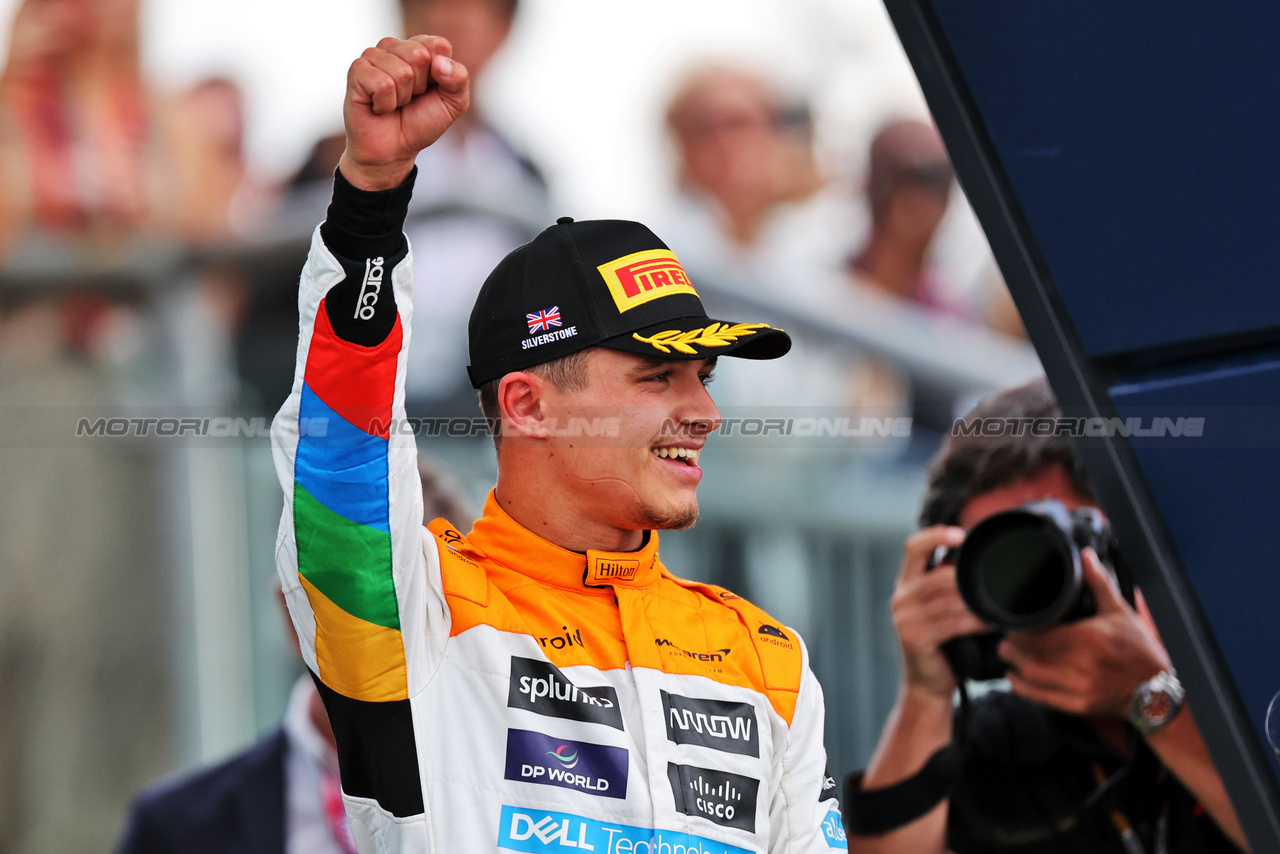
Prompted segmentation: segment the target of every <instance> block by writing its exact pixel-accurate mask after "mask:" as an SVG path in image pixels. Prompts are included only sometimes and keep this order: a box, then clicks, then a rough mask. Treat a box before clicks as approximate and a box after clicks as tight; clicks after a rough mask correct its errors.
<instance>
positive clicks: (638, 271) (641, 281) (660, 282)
mask: <svg viewBox="0 0 1280 854" xmlns="http://www.w3.org/2000/svg"><path fill="white" fill-rule="evenodd" d="M596 269H598V270H599V271H600V275H601V276H603V277H604V282H605V284H606V285H608V286H609V293H610V294H611V295H612V296H613V301H614V303H615V304H616V305H617V306H618V311H619V312H623V311H630V310H631V309H633V308H635V307H636V306H638V305H644V304H645V303H647V302H649V301H650V300H655V299H658V298H659V297H665V296H671V295H672V294H691V295H693V296H695V297H696V296H697V295H698V292H697V291H695V290H694V289H693V285H692V284H690V282H689V275H688V274H687V273H685V271H684V267H682V266H680V261H679V259H677V258H676V256H675V253H673V252H671V251H669V250H666V249H649V250H647V251H645V252H635V253H632V254H631V255H626V256H623V257H622V258H618V259H617V260H615V261H610V262H609V263H608V264H601V265H600V266H599V267H597V268H596Z"/></svg>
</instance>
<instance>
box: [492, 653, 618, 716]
mask: <svg viewBox="0 0 1280 854" xmlns="http://www.w3.org/2000/svg"><path fill="white" fill-rule="evenodd" d="M507 705H508V706H510V707H511V708H513V709H527V710H528V711H530V712H534V713H535V714H539V715H546V716H547V717H552V718H568V719H569V720H572V721H584V722H586V723H596V724H604V725H605V726H611V727H613V728H614V729H622V728H623V727H622V710H621V709H619V708H618V692H617V691H615V690H614V689H613V688H611V687H609V686H608V685H601V686H599V687H590V688H579V687H578V686H577V685H574V684H573V683H572V682H570V681H569V677H567V676H565V675H564V674H563V673H561V672H560V670H559V669H558V668H557V667H556V666H555V665H554V664H552V663H551V662H549V661H538V660H537V659H533V658H520V657H518V656H512V657H511V685H510V688H509V689H508V691H507Z"/></svg>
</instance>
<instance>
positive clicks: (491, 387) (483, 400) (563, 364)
mask: <svg viewBox="0 0 1280 854" xmlns="http://www.w3.org/2000/svg"><path fill="white" fill-rule="evenodd" d="M592 349H593V348H591V347H588V348H587V349H585V350H579V351H578V352H576V353H570V354H569V355H567V356H561V357H560V358H559V359H552V360H551V361H550V362H543V363H542V364H541V365H534V366H533V367H531V368H525V371H526V372H527V373H530V374H534V375H535V376H539V377H542V378H543V379H544V380H546V381H547V382H549V383H551V384H552V385H553V386H555V387H556V388H557V389H559V390H560V391H581V390H582V389H584V388H586V387H587V354H588V353H590V352H591V350H592ZM501 382H502V378H501V377H499V378H498V379H496V380H490V381H489V382H487V383H485V384H484V385H482V386H480V393H479V394H480V412H481V413H483V414H484V417H485V419H486V420H488V422H489V432H490V434H491V435H492V436H493V444H494V447H497V445H498V443H499V441H501V439H502V407H501V406H499V405H498V384H499V383H501Z"/></svg>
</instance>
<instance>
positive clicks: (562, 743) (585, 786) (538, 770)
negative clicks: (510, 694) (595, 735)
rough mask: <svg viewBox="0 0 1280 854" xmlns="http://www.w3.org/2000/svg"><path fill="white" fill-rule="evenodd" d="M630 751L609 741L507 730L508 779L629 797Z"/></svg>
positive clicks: (606, 796)
mask: <svg viewBox="0 0 1280 854" xmlns="http://www.w3.org/2000/svg"><path fill="white" fill-rule="evenodd" d="M627 760H628V756H627V750H626V748H625V747H612V746H610V745H607V744H592V743H590V742H587V741H569V740H567V739H560V738H552V737H551V736H549V735H543V734H542V733H540V732H530V731H529V730H526V729H509V730H507V767H506V773H505V774H504V775H503V776H504V777H505V778H506V779H508V780H516V781H518V782H521V783H536V784H538V785H539V786H559V787H560V788H562V789H574V790H576V791H579V792H586V793H588V794H592V795H599V796H600V797H602V798H619V799H621V798H625V797H626V796H627V770H628V768H627Z"/></svg>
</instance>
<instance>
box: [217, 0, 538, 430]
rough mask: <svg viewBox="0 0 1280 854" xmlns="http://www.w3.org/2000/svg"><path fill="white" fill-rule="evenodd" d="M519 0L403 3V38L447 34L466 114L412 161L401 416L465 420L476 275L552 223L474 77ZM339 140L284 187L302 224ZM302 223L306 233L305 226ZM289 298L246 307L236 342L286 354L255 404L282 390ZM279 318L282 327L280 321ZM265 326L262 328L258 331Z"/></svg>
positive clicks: (319, 205)
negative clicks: (411, 285) (410, 322)
mask: <svg viewBox="0 0 1280 854" xmlns="http://www.w3.org/2000/svg"><path fill="white" fill-rule="evenodd" d="M517 7H518V3H517V0H402V2H401V12H402V14H403V20H404V34H405V35H406V36H411V35H418V34H421V33H430V34H432V35H441V36H444V37H446V38H448V39H449V40H450V41H451V42H452V44H453V53H454V57H455V58H457V59H458V60H459V61H460V62H462V63H463V64H464V65H466V66H467V69H468V70H469V71H470V73H471V78H472V81H473V83H477V84H480V85H477V86H474V87H473V89H472V92H473V98H472V105H471V109H470V110H469V111H468V112H467V113H466V114H465V115H464V116H463V117H462V118H460V119H459V120H458V121H457V122H456V123H455V124H454V126H453V127H452V128H451V129H450V131H449V133H447V134H446V135H445V136H443V137H442V138H441V139H440V140H438V141H437V142H436V143H435V144H433V145H432V146H431V147H430V148H427V149H425V150H424V151H423V152H422V153H421V154H420V155H419V157H418V177H417V183H416V184H415V186H414V194H413V203H412V207H411V208H410V215H409V221H408V223H407V224H406V226H405V233H406V234H407V235H408V236H409V241H410V243H411V245H412V246H413V259H414V260H413V263H414V280H415V281H417V282H419V283H421V286H420V287H418V288H416V289H415V291H414V318H415V320H414V327H415V330H416V334H414V335H413V337H412V340H411V343H410V348H409V356H408V377H409V379H408V385H407V395H408V401H407V404H408V407H409V411H410V414H419V413H425V412H429V413H431V414H437V415H454V414H457V415H470V414H473V413H474V412H475V410H476V399H475V392H474V391H473V390H472V388H471V384H470V382H468V380H467V373H466V364H467V320H468V318H469V317H470V314H471V306H472V304H473V303H474V302H475V295H476V293H477V292H478V291H479V290H480V285H481V284H483V282H484V280H485V278H486V277H487V276H488V275H489V271H491V270H492V269H493V268H494V267H495V266H496V265H497V263H498V261H500V260H501V259H502V258H503V257H504V256H505V255H506V254H507V253H508V252H509V251H511V250H512V249H514V248H515V247H516V246H518V245H520V244H521V243H524V242H525V241H526V240H528V239H530V238H531V237H533V235H534V234H536V233H537V232H538V231H540V230H541V229H542V228H543V227H545V226H547V225H549V224H550V222H551V212H550V206H549V200H548V195H547V185H546V181H545V180H544V178H543V176H542V173H541V171H540V170H539V169H538V168H537V166H535V165H534V164H533V163H532V161H530V160H529V159H528V158H527V157H526V156H524V155H523V154H522V153H521V152H520V151H519V149H518V148H517V147H516V146H515V145H513V144H512V143H511V142H510V141H509V140H508V139H507V138H506V137H505V136H504V135H503V134H502V133H501V132H500V131H499V130H498V129H497V128H495V127H494V126H493V124H491V123H490V122H489V120H488V118H487V117H486V116H485V113H484V99H483V93H484V87H483V84H482V81H483V79H484V74H485V70H486V68H487V67H488V66H489V63H490V60H491V59H492V58H493V56H494V55H495V54H496V53H497V52H498V50H499V49H500V48H501V47H502V45H503V44H504V43H505V42H506V40H507V36H508V35H509V34H510V32H511V28H512V25H513V23H514V22H515V17H516V12H517ZM342 149H343V138H342V135H341V134H337V135H334V136H330V137H325V138H324V139H321V140H319V141H318V142H317V143H316V144H315V146H314V147H313V148H312V151H311V155H310V156H309V157H308V159H307V162H306V163H305V164H304V166H303V167H302V169H301V170H299V173H298V175H297V176H295V179H294V181H293V189H292V192H293V200H292V204H293V206H294V208H295V210H296V209H297V208H298V207H306V208H308V210H306V211H305V212H299V213H297V214H296V216H297V219H298V221H299V222H306V223H308V224H309V223H313V222H315V221H316V220H318V219H320V218H322V217H323V211H324V205H326V204H327V203H328V200H329V192H330V189H331V186H332V180H333V170H334V169H335V168H336V166H337V163H338V158H339V157H340V156H341V154H342ZM309 227H310V226H309V225H308V228H309ZM296 302H297V299H296V294H295V293H294V292H293V290H292V288H287V289H285V290H284V291H281V292H278V293H277V294H275V302H273V303H272V305H271V307H270V308H271V310H272V311H273V312H274V315H275V316H280V317H281V322H279V323H276V322H275V321H272V320H269V319H267V318H265V317H264V312H262V311H259V310H256V309H255V310H254V311H252V312H251V313H250V314H251V322H252V323H253V324H254V326H255V328H254V329H250V330H248V331H247V336H248V337H249V338H253V337H254V336H258V338H259V340H250V341H247V342H243V343H242V357H243V356H244V355H245V352H244V351H245V350H246V349H248V350H252V351H253V353H254V356H253V357H252V358H254V359H255V360H256V361H257V362H258V364H257V365H256V366H255V368H254V369H255V370H257V369H260V368H261V359H260V358H258V354H260V353H262V352H264V350H266V349H267V347H268V346H269V345H268V344H267V343H266V342H265V341H263V340H261V338H262V336H264V335H270V336H272V337H275V338H278V337H279V336H280V335H282V334H283V335H284V336H285V338H287V340H288V346H287V347H285V346H272V347H270V353H271V355H272V366H273V367H272V373H273V374H274V375H275V376H276V377H277V379H274V380H272V379H266V378H263V379H259V380H256V383H257V384H258V385H259V388H260V392H261V396H262V398H263V400H264V401H266V402H268V403H269V404H270V406H272V407H274V406H275V404H276V403H278V402H279V401H280V400H283V399H284V397H285V396H286V395H287V394H288V390H289V383H290V382H291V381H292V376H293V358H294V356H295V352H294V345H295V344H296V336H297V320H296ZM285 312H293V314H291V315H289V319H288V322H287V323H286V322H284V321H283V314H284V313H285ZM268 324H269V325H270V327H271V330H270V331H269V332H268V330H267V329H266V326H267V325H268Z"/></svg>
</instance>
